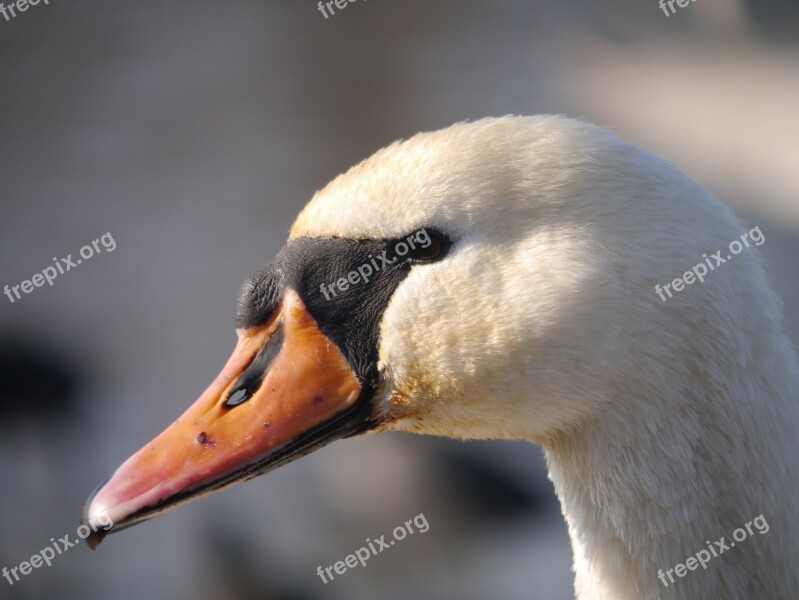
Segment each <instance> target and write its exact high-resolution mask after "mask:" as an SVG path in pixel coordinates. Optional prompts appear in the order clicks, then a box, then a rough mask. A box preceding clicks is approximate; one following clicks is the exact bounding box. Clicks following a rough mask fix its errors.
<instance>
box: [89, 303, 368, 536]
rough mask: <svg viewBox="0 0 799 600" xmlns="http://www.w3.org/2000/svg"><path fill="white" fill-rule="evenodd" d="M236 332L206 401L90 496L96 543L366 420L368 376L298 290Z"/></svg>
mask: <svg viewBox="0 0 799 600" xmlns="http://www.w3.org/2000/svg"><path fill="white" fill-rule="evenodd" d="M237 332H238V336H239V340H238V343H237V344H236V348H235V349H234V350H233V355H232V356H231V357H230V359H229V360H228V362H227V364H226V365H225V367H224V368H223V369H222V372H221V373H220V374H219V376H218V377H217V378H216V380H215V381H214V382H213V383H212V384H211V386H210V387H209V388H208V389H207V390H206V391H205V393H203V394H202V396H200V398H199V400H197V402H195V403H194V404H193V405H192V406H191V407H190V408H189V409H188V410H187V411H186V412H185V413H184V414H183V415H182V416H181V417H180V418H179V419H178V420H177V421H175V422H174V423H172V425H170V426H169V427H168V428H167V429H166V430H165V431H164V432H163V433H161V435H159V436H158V437H156V438H155V439H154V440H153V441H151V442H150V443H149V444H147V445H146V446H145V447H144V448H142V449H141V450H139V451H138V452H137V453H136V454H134V455H133V456H132V457H130V458H129V459H128V460H127V461H125V463H124V464H123V465H122V466H121V467H119V468H118V469H117V471H116V472H115V473H114V475H113V476H112V477H111V479H110V480H109V481H108V482H106V483H105V484H104V485H102V486H101V487H100V488H99V489H98V490H97V491H96V492H95V493H94V495H93V496H92V497H91V498H89V501H88V502H87V505H86V509H85V511H84V522H85V523H86V525H88V526H90V527H91V528H92V530H94V533H92V534H91V536H90V537H89V539H88V542H89V544H90V545H91V546H92V547H95V546H96V545H97V544H99V543H100V541H102V538H103V537H105V535H106V534H107V533H109V532H110V531H118V530H120V529H124V528H126V527H129V526H131V525H133V524H135V523H138V522H141V521H144V520H147V519H149V518H151V517H153V516H155V515H157V514H160V513H163V512H166V511H168V510H171V509H172V508H175V507H176V506H178V505H181V504H185V503H188V502H191V501H193V500H197V499H199V498H202V497H205V496H207V495H209V494H211V493H214V492H216V491H220V490H222V489H224V488H227V487H230V486H232V485H235V484H236V483H239V482H242V481H246V480H248V479H252V478H253V477H255V476H257V475H260V474H261V473H264V472H266V471H268V470H271V469H273V468H275V467H277V466H280V465H282V464H285V463H287V462H290V461H291V460H293V459H295V458H298V457H299V456H302V455H304V454H307V453H308V452H310V451H311V450H313V449H315V448H317V447H320V446H322V445H325V444H327V443H329V442H332V441H333V440H335V439H339V438H341V437H345V436H347V435H351V434H353V433H356V432H357V431H358V430H360V429H362V428H363V426H364V423H365V421H366V420H367V419H368V413H367V414H366V416H364V412H363V411H362V410H359V409H361V408H363V407H362V404H363V403H360V402H358V400H359V397H360V396H361V389H362V386H361V383H360V382H359V380H358V378H357V376H356V375H355V373H354V372H353V370H352V368H351V367H350V365H349V364H348V363H347V360H346V359H345V358H344V356H343V355H342V353H341V351H340V350H339V349H338V347H337V346H336V345H335V344H334V343H333V342H331V341H330V340H329V339H328V338H327V337H326V336H325V335H324V334H323V333H322V332H321V331H320V329H319V327H318V325H317V323H316V322H315V321H314V319H313V317H312V316H311V315H310V314H309V312H308V311H307V309H306V307H305V305H304V304H303V302H302V300H301V299H300V297H299V296H298V295H297V294H296V293H295V292H293V291H291V290H288V291H287V292H286V294H285V295H284V298H283V301H282V303H281V304H280V305H279V306H278V307H277V309H276V310H275V312H274V314H273V315H272V316H271V318H270V319H269V321H268V322H267V323H265V324H264V325H260V326H258V327H252V328H249V329H239V330H237Z"/></svg>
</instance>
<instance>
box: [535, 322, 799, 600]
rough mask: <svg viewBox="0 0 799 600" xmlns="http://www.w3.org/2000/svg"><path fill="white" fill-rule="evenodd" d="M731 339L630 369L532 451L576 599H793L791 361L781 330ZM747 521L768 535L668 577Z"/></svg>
mask: <svg viewBox="0 0 799 600" xmlns="http://www.w3.org/2000/svg"><path fill="white" fill-rule="evenodd" d="M762 325H763V323H761V324H760V325H759V326H762ZM743 329H744V327H741V328H740V329H738V330H734V331H731V332H730V333H729V335H726V336H725V335H723V334H722V333H721V332H715V333H716V335H717V336H718V337H716V338H715V339H710V340H709V339H705V338H703V339H701V340H700V342H699V344H700V345H704V346H705V348H704V350H706V351H710V350H712V351H713V352H711V353H710V354H709V355H708V354H705V355H702V354H696V353H695V352H696V350H698V349H699V348H698V347H695V348H693V349H691V348H687V349H686V352H685V354H684V355H683V359H682V360H681V361H679V363H675V362H674V361H673V360H672V363H671V364H669V363H660V364H659V365H657V366H656V367H653V365H652V364H651V363H649V364H648V365H647V364H642V365H641V369H640V370H639V371H638V372H637V373H636V375H634V376H631V377H628V378H624V379H620V380H619V382H618V387H617V389H616V390H615V394H616V397H615V398H610V399H607V401H608V404H609V406H608V407H607V410H603V411H602V413H601V416H599V417H597V418H594V419H592V420H591V421H589V422H586V423H584V424H582V426H580V427H579V428H576V429H574V430H572V431H570V432H565V433H561V434H558V435H556V436H554V437H552V438H551V439H549V440H547V441H545V442H544V444H543V445H544V448H545V452H546V456H547V461H548V464H549V470H550V478H551V479H552V481H553V483H554V485H555V489H556V491H557V494H558V496H559V498H560V501H561V505H562V509H563V513H564V516H565V517H566V520H567V522H568V526H569V533H570V537H571V541H572V546H573V549H574V555H575V571H576V582H575V588H576V592H577V597H578V598H579V599H580V600H628V599H629V600H644V599H646V600H654V599H661V598H663V599H665V598H677V597H679V598H683V599H686V600H706V599H707V598H727V599H732V600H737V599H740V600H745V599H751V598H764V599H765V598H775V599H776V598H785V599H787V598H793V597H795V593H796V590H798V589H799V575H797V573H799V546H797V541H796V540H797V539H799V525H798V523H799V503H798V502H797V499H796V498H797V497H796V494H795V493H792V490H795V489H796V486H797V483H799V473H797V466H796V460H797V457H799V443H798V442H797V434H796V432H797V428H799V414H798V411H797V403H796V400H795V393H796V392H795V390H797V389H799V387H798V384H799V381H797V380H798V379H799V378H798V377H797V366H796V359H795V357H794V355H793V351H792V349H791V348H790V344H789V342H788V340H787V339H786V338H785V336H784V335H783V334H782V333H781V332H780V331H779V327H765V328H764V327H760V328H759V329H758V328H757V327H755V326H754V324H753V326H752V327H750V329H749V331H743ZM708 333H713V332H708ZM711 346H712V347H713V348H711ZM754 357H757V358H756V359H755V358H754ZM785 490H788V493H785ZM759 515H763V519H764V520H765V522H766V523H767V524H768V525H769V527H768V531H766V532H764V533H760V532H759V531H758V530H757V529H754V533H753V534H752V535H749V534H747V537H746V539H744V540H743V541H741V542H739V543H736V544H735V545H734V546H733V547H731V548H729V549H728V550H726V551H724V552H722V554H720V555H719V556H718V557H712V558H711V559H710V561H709V562H707V563H706V567H707V568H706V569H703V568H696V570H693V571H691V570H689V571H687V573H684V574H683V576H682V577H679V576H678V574H677V573H676V572H675V571H672V573H671V575H669V574H668V570H669V569H674V567H675V566H676V565H678V564H681V563H682V564H685V563H686V560H687V559H688V558H689V557H692V556H696V554H697V553H698V552H699V551H701V550H704V549H707V548H708V547H709V546H711V547H713V549H714V550H717V549H719V548H721V546H718V545H715V544H714V542H715V541H717V540H720V539H721V538H722V537H724V538H726V541H725V543H726V544H727V545H729V544H730V542H732V541H733V532H734V531H735V530H736V529H739V528H745V527H746V524H747V523H750V529H753V527H752V526H751V522H752V521H753V519H755V518H756V517H758V516H759ZM761 528H762V527H761ZM681 572H682V571H681ZM661 573H662V575H661ZM661 577H662V579H661ZM671 579H673V580H674V582H672V581H671ZM666 584H668V585H666Z"/></svg>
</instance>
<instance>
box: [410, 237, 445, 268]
mask: <svg viewBox="0 0 799 600" xmlns="http://www.w3.org/2000/svg"><path fill="white" fill-rule="evenodd" d="M426 236H427V237H428V238H429V240H430V243H429V244H427V246H416V248H414V249H413V250H411V253H410V255H411V257H412V258H414V259H416V260H418V261H420V262H433V261H434V260H438V259H440V258H444V256H445V255H446V254H447V251H448V250H449V247H450V246H451V245H452V242H451V241H450V239H449V238H448V237H447V236H445V235H443V234H441V233H438V232H437V231H430V232H426ZM417 241H419V240H418V236H417Z"/></svg>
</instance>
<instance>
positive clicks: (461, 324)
mask: <svg viewBox="0 0 799 600" xmlns="http://www.w3.org/2000/svg"><path fill="white" fill-rule="evenodd" d="M708 219H711V220H713V221H714V222H716V224H717V226H715V227H714V228H713V229H712V230H707V229H704V228H703V227H702V226H701V225H699V224H701V223H703V222H707V220H708ZM739 230H740V227H739V226H738V225H737V224H736V222H735V220H734V219H733V218H732V217H731V216H730V215H729V213H728V211H727V210H726V209H725V208H724V207H723V206H722V205H721V204H720V203H718V202H717V201H715V200H714V199H713V198H711V197H710V196H709V195H708V194H706V193H705V192H703V191H702V189H701V188H700V187H699V186H697V185H696V184H694V183H693V182H691V181H690V180H689V179H688V178H687V177H685V176H684V175H682V174H681V173H679V171H677V170H676V169H675V168H674V167H672V166H671V165H669V164H668V163H666V162H664V161H663V160H661V159H659V158H657V157H655V156H654V155H651V154H648V153H646V152H644V151H642V150H640V149H639V148H636V147H634V146H632V145H630V144H627V143H625V142H623V141H622V140H621V139H619V138H618V137H617V136H616V135H615V134H613V133H612V132H609V131H607V130H604V129H601V128H598V127H595V126H592V125H590V124H587V123H584V122H581V121H574V120H570V119H566V118H562V117H506V118H499V119H485V120H482V121H478V122H474V123H463V124H458V125H454V126H452V127H450V128H448V129H444V130H441V131H437V132H432V133H423V134H419V135H417V136H415V137H413V138H411V139H409V140H407V141H404V142H399V143H395V144H394V145H392V146H389V147H387V148H384V149H383V150H380V151H379V152H377V153H376V154H374V155H373V156H372V157H370V158H368V159H366V160H365V161H364V162H362V163H361V164H359V165H357V166H355V167H353V168H352V169H351V170H350V171H348V172H347V173H345V174H342V175H340V176H339V177H338V178H336V179H335V180H334V181H332V182H331V183H330V184H329V185H328V186H327V187H326V188H324V189H322V190H321V191H319V192H318V193H317V194H316V195H315V196H314V198H313V199H312V200H311V202H310V203H309V204H308V205H307V206H306V207H305V209H304V210H303V211H302V212H301V214H300V215H299V217H298V218H297V220H296V222H295V223H294V225H293V227H292V229H291V233H290V236H289V240H288V242H287V244H286V246H285V248H284V249H283V250H282V251H281V253H280V254H279V255H278V256H277V257H276V258H275V260H274V261H272V262H271V263H269V264H268V265H266V266H265V267H263V268H262V269H261V270H260V271H258V272H257V273H256V274H255V275H254V276H253V277H252V278H251V279H250V280H248V281H247V282H246V283H245V284H244V286H243V287H242V291H241V293H240V296H239V301H238V305H237V326H238V335H239V342H238V344H237V346H236V349H235V350H234V353H233V355H232V357H231V359H230V361H229V362H228V364H227V365H226V366H225V368H224V369H223V371H222V372H221V374H220V375H219V377H218V378H217V379H216V381H214V383H213V384H212V385H211V387H210V388H209V389H208V390H207V391H206V392H205V393H204V394H203V396H201V398H200V399H199V400H198V401H197V403H196V404H194V405H193V406H192V407H191V408H189V410H188V411H187V412H186V413H185V414H184V415H183V416H182V417H181V418H179V419H178V420H177V421H176V422H175V423H174V424H172V425H171V426H170V427H169V428H168V429H167V430H166V431H164V433H162V434H161V435H160V436H159V437H158V438H156V439H155V440H153V441H152V442H150V444H148V445H147V446H145V447H144V448H143V449H142V450H141V451H139V452H138V453H137V454H135V455H134V456H133V457H131V458H130V459H129V460H128V461H127V462H126V463H125V464H123V465H122V466H121V467H120V468H119V469H118V470H117V472H116V473H115V474H114V476H113V477H112V479H111V480H110V481H109V482H107V483H106V484H105V485H104V486H101V488H100V489H99V490H98V492H96V493H95V494H94V495H93V496H92V497H91V498H90V500H89V502H88V503H87V508H86V512H85V516H84V519H85V521H86V522H87V524H89V525H91V526H92V528H94V529H97V525H98V524H105V523H107V522H109V521H110V522H112V523H113V526H109V527H108V528H106V527H103V528H102V529H100V531H99V532H98V533H97V534H94V537H93V539H94V540H95V541H99V539H101V537H102V535H104V533H105V530H106V529H110V530H112V531H116V530H119V529H123V528H125V527H127V526H129V525H132V524H134V523H137V522H140V521H142V520H146V519H149V518H151V517H152V516H154V515H156V514H159V513H161V512H164V511H166V510H169V509H171V508H173V507H175V506H177V505H179V504H182V503H185V502H188V501H190V500H194V499H197V498H199V497H202V496H204V495H207V494H210V493H212V492H215V491H217V490H220V489H223V488H225V487H228V486H230V485H233V484H235V483H238V482H240V481H244V480H247V479H250V478H252V477H254V476H256V475H259V474H261V473H263V472H265V471H267V470H270V469H272V468H274V467H276V466H279V465H281V464H285V463H286V462H288V461H290V460H293V459H295V458H297V457H299V456H302V455H304V454H307V453H308V452H310V451H312V450H314V449H316V448H318V447H320V446H322V445H324V444H326V443H328V442H330V441H333V440H335V439H338V438H341V437H347V436H351V435H356V434H360V433H365V432H372V431H381V430H399V431H409V432H416V433H424V434H433V435H445V436H450V437H456V438H471V439H481V438H482V439H486V438H504V439H526V440H531V441H536V442H545V441H546V440H548V439H553V438H555V437H557V436H558V435H560V434H562V433H563V432H565V431H570V430H574V429H575V428H579V427H580V426H581V424H583V423H585V422H587V421H588V420H590V419H593V418H596V417H597V416H598V415H601V414H603V413H605V412H608V411H624V410H625V407H624V406H619V405H617V404H614V402H616V398H617V396H618V392H619V388H620V386H625V385H626V386H631V387H634V386H635V385H636V381H635V379H634V377H633V378H632V379H631V378H630V376H629V374H630V373H636V372H643V371H642V370H647V369H651V368H652V365H657V364H658V361H659V358H661V357H663V356H666V355H667V354H670V353H672V351H673V350H674V349H675V347H679V345H680V344H682V343H683V340H684V339H685V338H684V337H682V336H683V335H684V334H685V333H686V332H688V331H689V330H690V329H691V328H692V327H694V326H695V323H693V322H692V320H691V318H690V317H686V318H683V317H681V315H691V314H692V313H691V307H692V306H699V305H701V304H702V303H710V304H711V305H713V306H718V307H719V310H720V311H722V310H724V309H723V298H724V295H725V294H726V293H728V292H729V291H730V290H733V289H737V287H736V286H740V285H741V284H742V282H744V283H745V281H746V277H747V275H746V271H747V269H750V270H751V269H752V268H756V267H753V266H752V265H753V264H754V263H752V261H754V260H755V259H753V258H751V257H747V256H744V255H741V257H736V261H737V263H738V265H737V266H735V267H731V268H729V269H726V270H725V272H724V273H721V272H719V274H718V275H717V276H716V278H717V281H715V282H714V284H715V285H714V286H696V287H695V288H694V289H692V290H691V293H690V294H686V293H684V294H683V295H682V296H681V297H675V298H671V299H669V302H668V303H664V302H663V301H662V300H661V298H660V297H658V295H657V294H656V293H655V286H656V285H657V284H662V283H665V282H669V281H671V280H672V279H673V278H674V277H675V276H677V275H681V274H682V273H683V272H684V271H686V270H687V269H689V268H690V267H691V266H692V265H694V264H695V263H697V262H698V260H699V259H700V257H701V256H702V255H703V253H707V252H708V251H709V250H712V249H716V248H722V247H725V244H726V243H728V242H729V241H730V240H732V239H735V238H736V237H738V236H739V235H740V231H739ZM751 293H756V292H751ZM652 335H659V336H660V338H661V339H657V340H652V339H647V337H646V336H652ZM647 373H648V378H649V381H650V382H651V381H652V380H658V379H659V378H663V381H665V380H666V379H665V378H666V377H667V374H666V373H664V372H660V371H656V370H655V371H648V372H647Z"/></svg>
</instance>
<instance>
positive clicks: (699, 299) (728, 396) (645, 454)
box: [292, 117, 799, 600]
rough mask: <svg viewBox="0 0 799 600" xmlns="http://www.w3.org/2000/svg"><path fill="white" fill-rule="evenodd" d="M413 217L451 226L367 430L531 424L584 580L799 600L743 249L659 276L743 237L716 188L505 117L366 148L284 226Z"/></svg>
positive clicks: (781, 459) (783, 426)
mask: <svg viewBox="0 0 799 600" xmlns="http://www.w3.org/2000/svg"><path fill="white" fill-rule="evenodd" d="M422 227H437V228H439V229H441V230H442V231H444V232H446V233H448V234H449V235H450V236H451V237H453V238H454V239H455V240H456V241H455V245H454V246H453V248H452V251H451V252H450V254H449V255H448V256H447V258H446V260H444V261H441V262H440V263H437V264H433V265H426V266H425V268H420V269H413V270H412V272H411V273H410V274H409V276H408V277H407V279H406V280H405V281H404V282H403V283H402V284H400V287H399V289H398V290H397V291H396V293H395V294H394V296H393V298H392V300H391V302H390V304H389V307H388V309H387V310H386V313H385V315H384V318H383V322H382V324H381V343H380V359H381V368H382V369H384V370H385V371H386V373H387V375H388V378H389V380H390V382H391V388H390V390H388V392H387V393H386V394H385V396H384V397H383V398H382V400H381V405H380V407H379V410H380V411H381V413H382V414H383V415H385V416H386V417H387V420H386V421H385V422H384V424H383V425H382V429H392V430H401V431H412V432H417V433H425V434H433V435H444V436H450V437H456V438H481V439H484V438H501V439H524V440H529V441H531V442H535V443H538V444H541V445H542V446H543V448H544V450H545V453H546V456H547V462H548V464H549V471H550V478H551V479H552V481H553V483H554V486H555V490H556V492H557V494H558V497H559V498H560V501H561V505H562V507H563V513H564V516H565V518H566V520H567V522H568V526H569V532H570V536H571V540H572V546H573V548H574V555H575V559H574V568H575V571H576V581H575V588H576V594H577V597H578V598H579V599H580V600H628V599H629V600H642V599H647V600H654V599H661V598H664V599H665V598H681V599H688V600H708V599H716V598H718V599H721V598H724V599H725V600H744V599H747V600H749V599H758V600H760V599H762V600H776V599H784V600H794V599H795V598H797V597H799V495H798V494H797V492H799V470H798V468H797V464H799V441H797V440H798V439H799V435H797V434H798V433H799V408H798V407H799V404H798V403H797V390H798V389H799V385H797V384H799V368H798V367H797V361H796V356H795V354H794V351H793V349H792V347H791V344H790V342H789V341H788V339H787V338H786V336H785V335H784V333H783V330H782V323H781V321H782V315H781V308H780V303H779V301H778V299H777V298H776V297H775V295H774V294H773V293H772V292H771V291H770V290H769V288H768V286H767V285H766V283H765V277H764V273H763V269H762V267H761V265H760V262H759V259H758V256H757V254H756V252H755V250H754V248H749V249H746V250H745V251H744V252H742V253H741V254H740V255H738V256H735V257H734V259H732V260H730V261H728V262H727V263H726V264H724V265H722V266H720V267H719V268H718V269H717V270H716V271H714V272H713V273H712V275H711V276H709V277H708V278H707V280H706V281H705V282H704V283H702V284H698V283H697V284H694V285H692V286H691V287H690V288H687V289H686V290H684V291H683V292H681V293H679V294H676V295H675V296H674V297H673V298H671V299H669V300H668V301H667V302H663V301H662V300H661V299H660V298H659V297H658V295H657V294H656V293H655V285H656V284H662V283H664V282H669V281H672V280H673V279H674V278H675V277H679V276H681V275H682V274H683V273H684V272H686V271H687V270H689V269H690V268H691V267H692V266H693V265H695V264H696V263H698V262H700V261H701V260H702V256H703V254H708V255H709V254H710V253H712V252H715V251H716V250H719V249H726V248H727V246H728V244H729V243H730V242H731V241H733V240H736V239H739V238H740V236H741V234H742V233H743V231H744V229H743V228H742V227H741V225H740V224H739V223H738V222H737V221H736V219H735V218H734V217H733V215H732V214H731V213H730V211H729V210H728V209H727V208H726V207H725V206H724V205H723V204H722V203H720V202H719V201H718V200H716V199H715V198H713V197H712V196H711V195H710V194H709V193H707V192H706V191H705V190H704V189H703V188H701V187H700V186H699V185H697V184H696V183H695V182H693V181H691V180H690V179H689V178H688V177H686V176H685V175H683V174H682V173H681V172H680V171H679V170H677V169H676V168H675V167H673V166H672V165H670V164H669V163H667V162H665V161H664V160H662V159H660V158H658V157H656V156H654V155H652V154H650V153H648V152H645V151H643V150H641V149H640V148H637V147H635V146H633V145H630V144H628V143H626V142H624V141H622V140H621V139H619V138H618V137H617V136H616V135H615V134H613V133H611V132H609V131H606V130H604V129H600V128H597V127H595V126H592V125H589V124H587V123H583V122H579V121H573V120H569V119H566V118H562V117H531V118H526V117H524V118H523V117H506V118H501V119H485V120H482V121H478V122H475V123H468V124H458V125H455V126H453V127H451V128H449V129H445V130H442V131H438V132H433V133H424V134H419V135H417V136H415V137H413V138H412V139H410V140H408V141H405V142H402V143H397V144H394V145H392V146H390V147H388V148H386V149H383V150H381V151H379V152H377V153H376V154H375V155H374V156H372V157H371V158H369V159H367V160H366V161H364V162H363V163H361V164H360V165H358V166H356V167H353V168H352V169H351V170H350V171H349V172H348V173H346V174H344V175H341V176H340V177H338V178H337V179H336V180H334V181H333V182H332V183H331V184H330V185H328V186H327V187H326V188H325V189H324V190H322V191H320V192H318V193H317V194H316V196H315V197H314V199H313V200H312V201H311V203H310V204H309V205H308V206H307V207H306V208H305V210H304V211H303V213H302V214H301V215H300V217H299V218H298V220H297V222H296V223H295V225H294V227H293V229H292V237H298V236H305V235H309V236H321V237H325V236H344V237H355V238H358V237H364V238H366V237H369V238H374V237H395V236H396V237H399V236H402V235H404V234H407V233H408V232H413V231H416V230H418V229H420V228H422ZM760 514H762V515H764V517H765V519H766V520H767V521H768V523H769V525H770V529H769V531H768V533H767V534H763V535H761V534H758V533H755V534H754V535H752V536H750V537H749V538H748V539H746V540H745V541H743V542H741V543H740V544H737V545H736V546H735V547H734V548H732V549H731V550H730V551H728V552H725V553H724V554H723V555H721V556H719V557H718V558H714V559H713V560H712V561H710V562H709V563H708V564H707V569H706V570H704V569H698V570H695V571H691V572H689V573H688V574H687V575H685V576H684V577H682V578H679V579H677V580H676V582H675V583H674V584H671V585H670V586H669V587H668V588H666V587H665V586H664V585H663V583H662V582H661V580H659V579H658V570H659V569H663V570H665V569H669V568H672V567H673V566H674V565H676V564H678V563H684V562H685V560H686V558H688V557H690V556H693V555H695V554H696V553H697V552H698V551H699V550H702V549H703V548H705V547H706V540H711V541H712V540H717V539H719V538H721V537H722V536H726V537H727V539H728V540H729V539H730V536H731V533H732V531H733V530H735V529H737V528H739V527H742V526H743V525H744V524H745V523H747V522H750V521H751V520H752V519H753V518H754V517H756V516H758V515H760Z"/></svg>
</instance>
